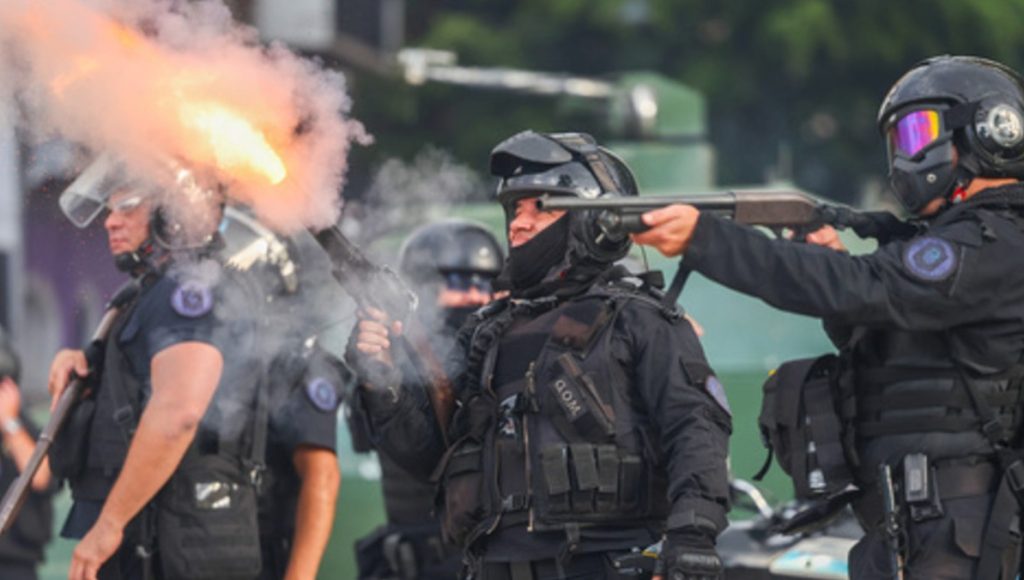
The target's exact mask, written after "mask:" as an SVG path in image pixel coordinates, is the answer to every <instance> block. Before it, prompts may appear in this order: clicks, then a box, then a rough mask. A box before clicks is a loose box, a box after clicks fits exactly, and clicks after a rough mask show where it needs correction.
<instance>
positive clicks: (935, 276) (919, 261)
mask: <svg viewBox="0 0 1024 580" xmlns="http://www.w3.org/2000/svg"><path fill="white" fill-rule="evenodd" d="M957 261H958V258H957V254H956V250H955V249H954V248H953V245H952V244H950V243H949V242H947V241H946V240H942V239H939V238H932V237H924V238H918V239H916V240H914V241H913V242H911V243H910V244H909V245H908V246H907V249H906V250H904V251H903V266H904V267H905V268H906V269H907V271H909V272H910V273H911V274H913V275H914V276H916V277H918V278H920V279H922V280H925V281H927V282H938V281H939V280H945V279H946V278H949V277H950V275H952V274H953V272H955V271H956V266H957Z"/></svg>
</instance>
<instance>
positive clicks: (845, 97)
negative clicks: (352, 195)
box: [356, 0, 1024, 200]
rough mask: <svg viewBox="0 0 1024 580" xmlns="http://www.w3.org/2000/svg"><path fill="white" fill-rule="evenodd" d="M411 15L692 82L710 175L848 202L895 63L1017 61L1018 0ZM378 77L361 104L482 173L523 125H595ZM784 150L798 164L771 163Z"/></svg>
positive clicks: (473, 42)
mask: <svg viewBox="0 0 1024 580" xmlns="http://www.w3.org/2000/svg"><path fill="white" fill-rule="evenodd" d="M408 10H409V13H410V14H409V21H410V36H411V37H410V38H409V39H408V44H409V45H411V46H429V47H433V48H441V49H446V50H453V51H455V52H456V53H457V54H458V56H459V61H460V63H462V64H468V65H476V66H488V67H519V68H528V69H533V70H540V71H550V72H568V73H574V74H580V75H591V76H598V77H605V78H614V76H615V75H616V74H617V73H621V72H624V71H628V70H637V69H643V70H653V71H657V72H659V73H661V74H664V75H666V76H668V77H670V78H673V79H675V80H678V81H681V82H683V83H686V84H688V85H690V86H692V87H694V88H696V89H697V90H699V91H701V92H703V93H704V94H705V95H706V96H707V99H708V104H709V115H710V118H709V136H710V139H711V141H712V143H713V144H714V145H715V147H716V148H717V151H718V177H719V181H720V182H722V183H730V184H735V183H753V182H760V181H763V180H764V179H765V177H766V176H767V175H768V174H769V172H770V171H774V175H779V171H780V170H781V174H782V176H783V177H786V176H789V177H792V178H793V179H794V180H795V181H796V182H797V183H798V184H799V185H801V186H803V187H805V188H808V189H810V190H812V191H816V192H819V193H822V194H825V195H829V196H832V197H835V198H838V199H845V200H852V199H853V198H854V197H855V196H856V195H857V193H858V192H859V191H860V190H861V189H862V187H863V184H864V183H865V180H867V179H871V178H874V179H876V180H877V179H880V178H883V177H884V176H883V173H884V149H883V144H882V140H881V139H880V138H879V136H878V133H877V129H876V125H875V115H876V111H877V107H878V105H879V103H880V101H881V99H882V97H883V96H884V93H885V90H886V89H887V88H888V87H889V86H890V85H891V84H892V83H893V82H894V81H895V80H896V79H897V78H898V77H899V75H900V74H901V73H902V72H903V71H905V70H906V69H907V68H909V67H910V66H911V65H913V64H914V63H916V62H918V61H919V60H921V59H923V58H926V57H928V56H932V55H936V54H974V55H978V56H985V57H988V58H993V59H996V60H1000V61H1003V62H1005V63H1006V64H1008V65H1010V66H1012V67H1015V68H1018V69H1019V68H1020V67H1021V66H1022V65H1024V35H1022V34H1020V22H1024V0H998V1H996V0H903V1H901V2H892V1H883V0H858V1H857V2H853V1H849V0H835V1H826V0H762V1H760V2H750V1H747V0H720V1H710V0H703V1H701V0H519V1H517V2H507V1H502V0H450V1H447V2H443V3H442V2H438V1H436V0H435V1H432V2H409V3H408ZM370 84H373V83H370ZM381 84H383V85H387V86H380V85H381ZM377 85H378V86H377V87H376V90H369V91H368V95H369V96H371V98H370V99H368V100H366V99H364V100H363V101H360V96H361V95H360V94H359V93H358V92H357V100H356V103H357V105H356V106H357V113H360V114H361V115H362V116H363V117H364V118H366V119H367V120H368V124H369V125H370V129H371V130H372V131H374V132H375V133H377V134H378V136H379V137H380V140H381V142H382V143H389V142H391V140H392V138H393V137H397V140H396V142H397V143H398V144H399V145H398V148H397V152H399V153H403V154H404V153H405V152H407V151H408V148H410V147H411V146H412V145H413V144H415V143H423V142H430V143H434V144H436V145H438V146H442V147H446V148H450V149H452V150H454V151H455V153H456V155H458V156H459V157H460V158H462V159H464V160H465V161H466V162H467V163H471V164H473V165H474V166H475V167H479V168H481V169H482V168H483V167H485V163H486V154H487V151H488V150H489V148H490V146H491V145H493V144H494V143H495V142H496V141H497V140H499V139H501V138H502V137H504V136H506V135H508V134H510V133H512V132H514V131H517V130H520V129H523V128H527V127H531V128H535V129H540V130H544V129H555V128H561V129H568V128H578V129H584V130H589V131H591V132H593V133H595V134H597V135H599V136H603V135H602V134H603V132H604V131H605V124H604V118H603V117H602V115H601V109H600V108H597V107H592V108H591V109H589V110H588V109H587V108H586V107H584V108H582V109H580V108H578V107H577V108H568V107H567V106H566V105H565V104H564V103H561V102H559V101H558V100H555V99H549V98H541V97H522V96H516V95H507V94H497V93H486V92H483V91H474V90H469V89H465V88H455V87H440V86H428V87H424V88H419V89H415V90H410V89H405V88H403V89H398V88H396V87H395V86H393V83H388V82H383V83H381V82H378V83H377ZM365 88H368V89H369V88H370V87H365ZM398 103H400V104H398ZM378 109H379V110H378ZM396 110H397V111H399V112H400V113H401V114H400V115H398V116H397V117H390V120H385V119H386V118H387V116H388V115H393V114H394V113H395V112H396ZM378 122H379V123H380V125H379V126H374V125H375V124H376V123H378ZM403 149H404V151H403ZM786 151H788V152H791V156H792V159H793V161H792V163H791V164H789V163H782V164H781V166H780V162H779V160H780V158H784V156H783V155H781V154H782V153H783V152H786ZM790 166H791V170H792V172H791V174H789V175H787V173H788V172H789V169H790Z"/></svg>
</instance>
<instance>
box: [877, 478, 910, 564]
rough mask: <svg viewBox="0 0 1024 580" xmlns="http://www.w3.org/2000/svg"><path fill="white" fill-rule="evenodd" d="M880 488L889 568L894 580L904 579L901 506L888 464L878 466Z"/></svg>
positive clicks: (883, 529) (883, 530)
mask: <svg viewBox="0 0 1024 580" xmlns="http://www.w3.org/2000/svg"><path fill="white" fill-rule="evenodd" d="M878 488H879V493H881V494H882V513H883V520H882V532H883V533H884V535H885V542H886V544H887V545H888V548H889V567H890V568H891V570H892V578H893V580H903V579H904V577H905V576H904V559H903V551H902V545H901V544H902V542H901V539H902V537H903V527H902V525H901V523H900V511H899V505H898V504H897V503H896V492H895V490H894V489H893V483H892V469H891V468H890V467H889V465H888V464H886V463H883V464H881V465H879V466H878Z"/></svg>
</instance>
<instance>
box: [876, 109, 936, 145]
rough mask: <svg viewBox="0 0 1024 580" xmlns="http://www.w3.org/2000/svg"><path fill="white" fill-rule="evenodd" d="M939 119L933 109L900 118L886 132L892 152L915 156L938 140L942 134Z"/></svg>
mask: <svg viewBox="0 0 1024 580" xmlns="http://www.w3.org/2000/svg"><path fill="white" fill-rule="evenodd" d="M941 117H942V116H941V115H940V114H939V111H936V110H934V109H922V110H919V111H911V112H909V113H907V114H906V115H903V116H902V117H900V119H899V120H898V121H896V122H895V123H894V124H893V125H892V126H890V127H889V131H888V133H889V146H890V147H891V148H892V151H893V152H900V153H903V154H904V155H906V156H908V157H913V156H915V155H917V154H918V153H919V152H920V151H921V150H922V149H924V148H925V147H927V146H929V145H931V144H932V143H934V142H935V141H936V140H937V139H938V138H939V135H940V134H941V133H942V122H941V120H940V119H941Z"/></svg>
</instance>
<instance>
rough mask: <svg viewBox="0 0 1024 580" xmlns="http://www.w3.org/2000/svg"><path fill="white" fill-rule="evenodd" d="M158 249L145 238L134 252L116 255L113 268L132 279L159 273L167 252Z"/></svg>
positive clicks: (151, 241) (151, 239)
mask: <svg viewBox="0 0 1024 580" xmlns="http://www.w3.org/2000/svg"><path fill="white" fill-rule="evenodd" d="M158 248H159V246H158V245H157V244H156V243H155V242H154V240H153V238H152V237H150V238H146V240H145V241H143V242H142V243H141V244H140V245H139V247H138V248H136V249H135V250H133V251H131V252H121V253H120V254H116V255H115V256H114V266H116V267H117V269H118V270H119V271H121V272H124V273H126V274H128V275H130V276H131V277H132V278H137V279H138V278H143V277H145V276H146V275H148V274H151V273H153V272H157V271H159V270H160V269H161V268H162V267H163V265H164V264H165V263H166V261H167V255H168V252H167V251H165V250H158Z"/></svg>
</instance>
